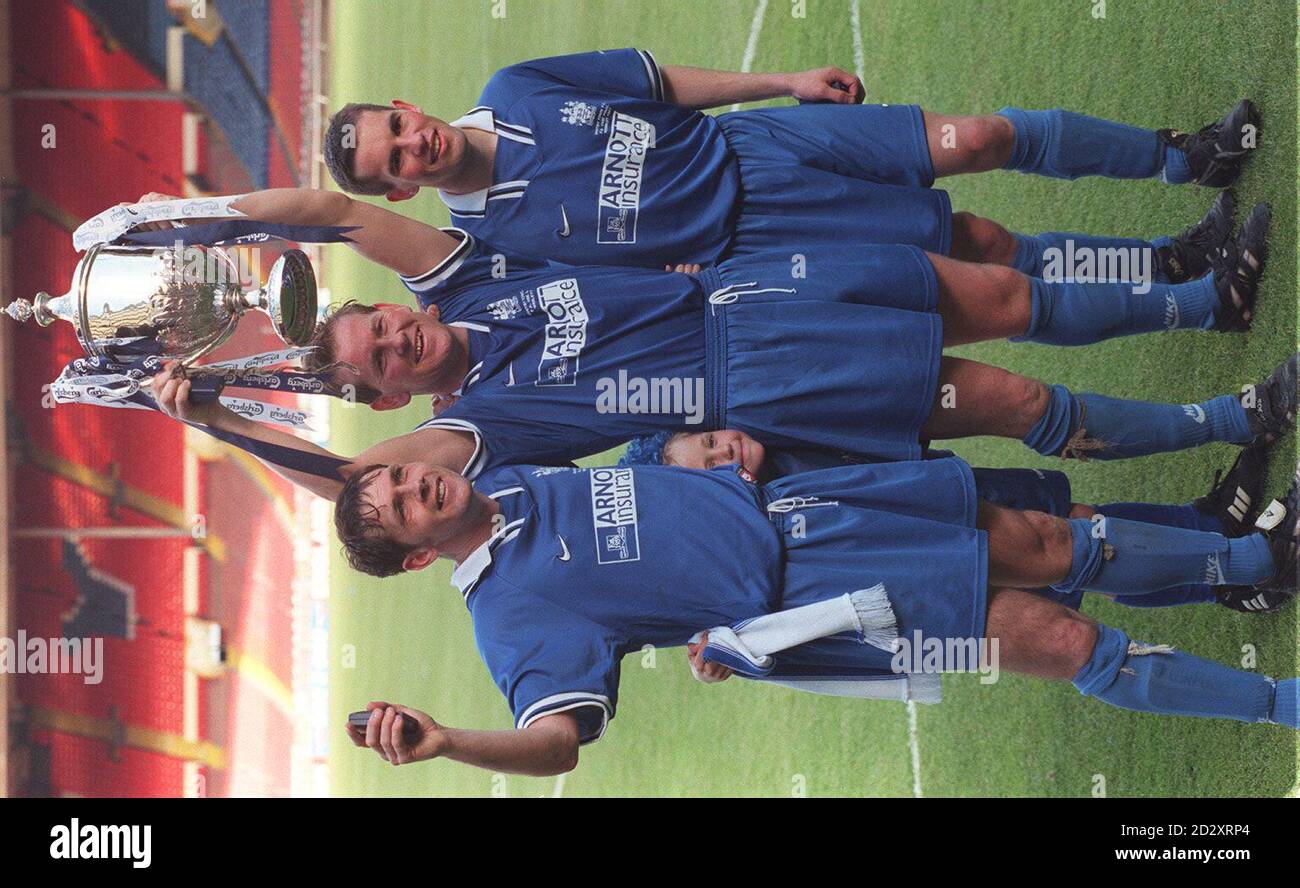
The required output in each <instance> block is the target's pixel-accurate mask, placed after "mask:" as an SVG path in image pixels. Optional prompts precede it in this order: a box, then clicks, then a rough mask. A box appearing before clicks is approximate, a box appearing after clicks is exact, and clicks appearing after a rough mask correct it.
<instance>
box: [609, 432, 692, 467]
mask: <svg viewBox="0 0 1300 888" xmlns="http://www.w3.org/2000/svg"><path fill="white" fill-rule="evenodd" d="M685 434H686V432H655V433H654V434H653V435H646V436H644V437H641V438H633V439H632V440H631V441H629V442H627V449H626V450H624V451H623V455H622V456H621V457H619V459H618V465H619V467H620V468H626V467H628V466H658V465H663V464H664V453H665V452H666V451H667V450H668V445H669V444H670V443H672V440H673V439H674V438H676V437H678V436H679V435H685Z"/></svg>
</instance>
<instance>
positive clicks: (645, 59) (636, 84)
mask: <svg viewBox="0 0 1300 888" xmlns="http://www.w3.org/2000/svg"><path fill="white" fill-rule="evenodd" d="M555 83H559V84H564V85H567V86H572V87H577V88H579V89H588V90H594V91H597V92H607V93H613V94H615V95H621V96H629V97H631V98H634V99H652V100H654V101H656V102H662V101H664V81H663V75H662V74H661V72H660V69H659V64H658V63H657V62H656V61H655V58H654V56H653V55H651V54H650V53H649V52H647V51H645V50H641V49H609V50H602V51H600V52H580V53H574V54H573V55H562V56H550V57H549V58H544V59H533V60H531V61H528V62H520V63H519V64H517V65H511V66H510V67H509V68H503V69H502V70H501V71H498V72H497V74H496V75H495V76H494V77H493V78H492V82H490V83H489V84H488V88H487V89H486V90H484V92H483V101H482V104H484V105H490V106H492V107H495V108H498V109H502V108H504V107H506V106H507V105H509V104H510V103H511V101H512V100H513V99H514V98H515V94H517V93H519V92H522V91H523V90H524V89H525V88H526V87H527V86H529V85H532V84H543V85H544V84H555Z"/></svg>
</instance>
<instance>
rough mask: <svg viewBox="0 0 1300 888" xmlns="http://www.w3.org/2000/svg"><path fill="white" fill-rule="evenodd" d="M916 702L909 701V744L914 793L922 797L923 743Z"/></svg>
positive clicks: (917, 796)
mask: <svg viewBox="0 0 1300 888" xmlns="http://www.w3.org/2000/svg"><path fill="white" fill-rule="evenodd" d="M916 735H917V729H916V704H915V703H914V702H912V701H911V700H908V701H907V745H908V747H909V748H910V749H911V750H912V795H913V796H915V797H916V798H918V799H919V798H921V744H920V743H918V742H917V739H916Z"/></svg>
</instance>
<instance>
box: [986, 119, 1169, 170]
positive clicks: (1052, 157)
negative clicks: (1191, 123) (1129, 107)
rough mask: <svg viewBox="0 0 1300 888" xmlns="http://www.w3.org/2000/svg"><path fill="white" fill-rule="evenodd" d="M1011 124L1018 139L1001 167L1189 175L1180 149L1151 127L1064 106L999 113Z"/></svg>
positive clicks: (1009, 168)
mask: <svg viewBox="0 0 1300 888" xmlns="http://www.w3.org/2000/svg"><path fill="white" fill-rule="evenodd" d="M997 113H998V114H999V115H1001V116H1002V117H1005V118H1006V119H1007V120H1009V121H1011V125H1012V126H1013V127H1015V131H1016V141H1015V144H1014V145H1013V146H1012V148H1011V157H1010V158H1009V159H1008V160H1007V163H1006V166H1005V167H1004V169H1008V170H1018V171H1019V172H1022V173H1037V174H1038V175H1040V176H1050V177H1052V178H1053V179H1078V178H1079V177H1081V176H1107V177H1109V178H1111V179H1150V178H1153V177H1156V176H1159V177H1160V178H1161V179H1162V180H1163V181H1165V182H1170V183H1173V184H1177V183H1181V182H1188V181H1190V180H1191V170H1190V169H1189V168H1188V166H1187V158H1186V156H1185V155H1184V154H1183V152H1182V151H1180V150H1178V149H1177V148H1173V147H1171V146H1168V145H1166V144H1165V143H1163V142H1161V141H1160V137H1159V136H1157V135H1156V134H1155V130H1148V129H1140V128H1139V127H1136V126H1129V125H1127V124H1124V123H1116V122H1114V121H1112V120H1102V119H1100V118H1098V117H1089V116H1087V115H1086V114H1076V113H1075V112H1073V111H1066V110H1064V109H1063V108H1053V109H1052V110H1050V111H1024V110H1021V109H1020V108H1003V109H1002V110H1001V111H998V112H997Z"/></svg>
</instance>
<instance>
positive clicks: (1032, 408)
mask: <svg viewBox="0 0 1300 888" xmlns="http://www.w3.org/2000/svg"><path fill="white" fill-rule="evenodd" d="M1050 397H1051V396H1050V393H1049V392H1048V389H1047V386H1045V385H1043V383H1041V382H1039V381H1038V380H1037V379H1030V378H1029V377H1028V376H1015V377H1013V378H1012V381H1011V383H1010V385H1009V386H1008V390H1007V393H1006V409H1007V411H1008V412H1009V413H1010V414H1011V415H1012V416H1014V417H1015V419H1016V425H1017V426H1018V427H1019V428H1023V429H1024V430H1025V431H1026V433H1027V432H1028V430H1029V429H1031V428H1033V426H1034V423H1036V422H1038V420H1039V419H1041V418H1042V416H1043V414H1044V413H1046V412H1047V403H1048V400H1049V399H1050Z"/></svg>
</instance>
